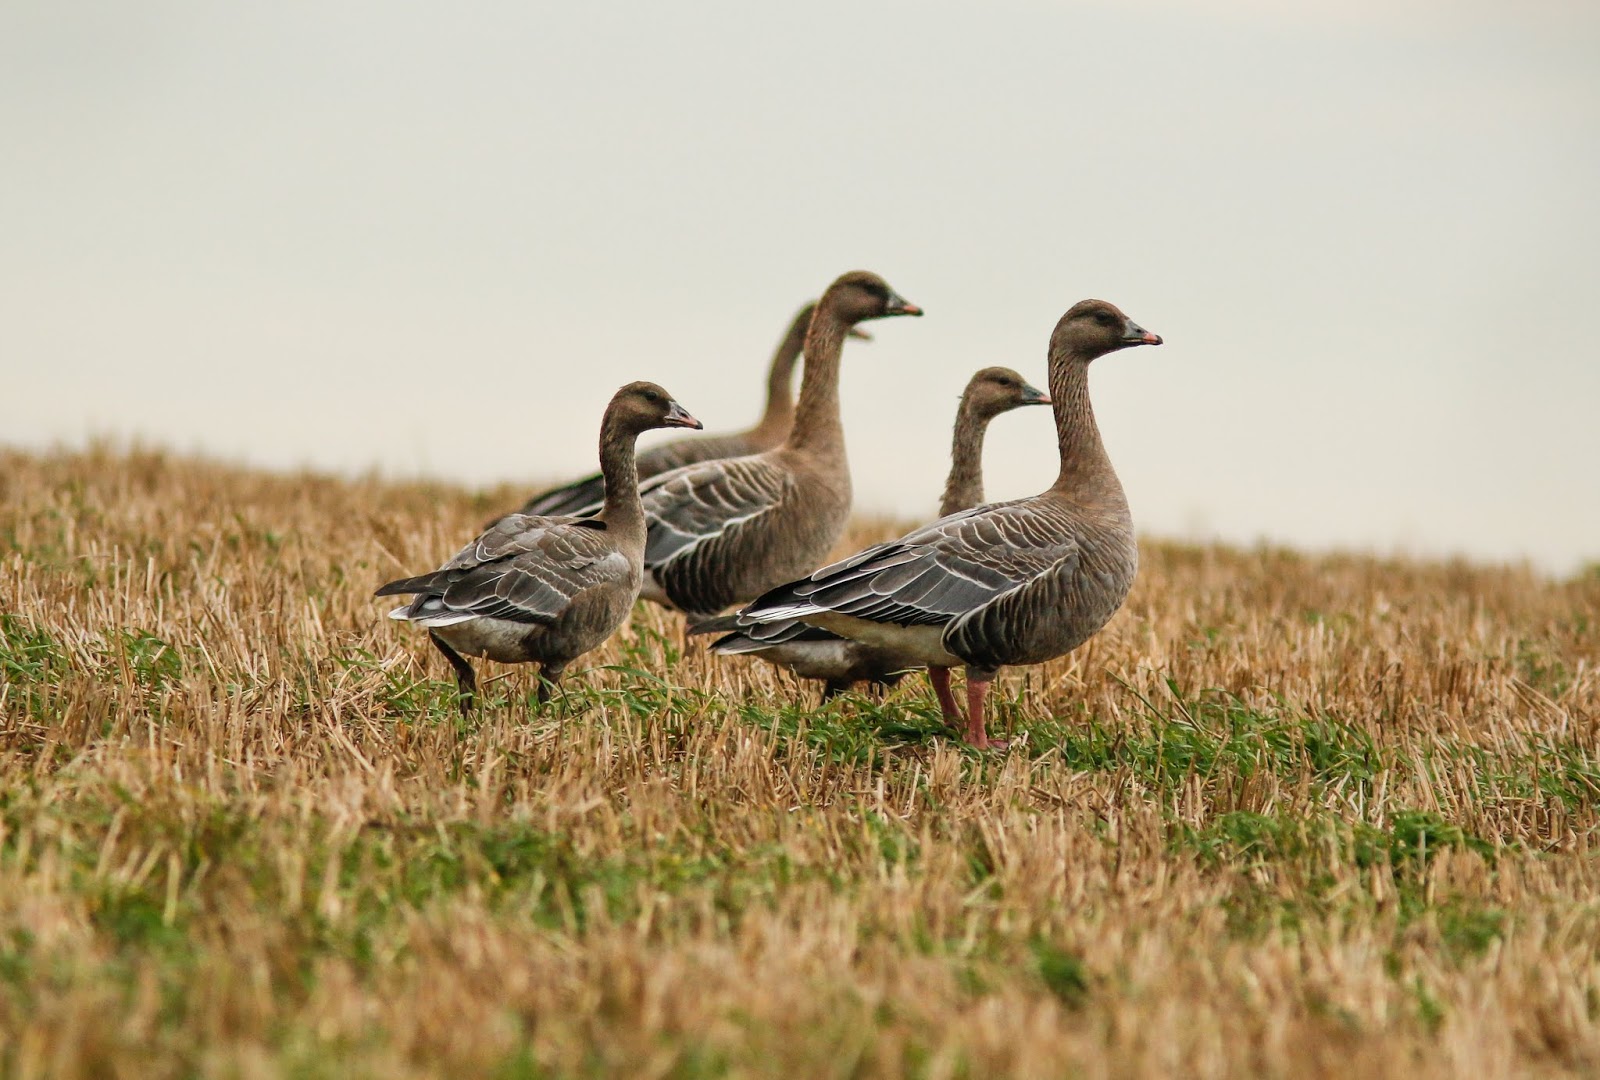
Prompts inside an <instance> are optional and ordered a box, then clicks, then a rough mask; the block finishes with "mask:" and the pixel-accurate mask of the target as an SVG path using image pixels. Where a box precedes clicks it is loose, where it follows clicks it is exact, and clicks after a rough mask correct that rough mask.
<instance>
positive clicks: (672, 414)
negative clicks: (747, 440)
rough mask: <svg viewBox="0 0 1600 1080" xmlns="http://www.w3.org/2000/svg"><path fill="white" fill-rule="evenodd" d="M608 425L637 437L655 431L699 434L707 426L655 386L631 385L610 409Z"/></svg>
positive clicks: (612, 403)
mask: <svg viewBox="0 0 1600 1080" xmlns="http://www.w3.org/2000/svg"><path fill="white" fill-rule="evenodd" d="M606 422H607V423H608V424H611V425H614V426H616V427H617V428H620V429H621V430H624V431H631V432H633V433H634V434H638V433H639V432H641V431H649V430H651V429H652V428H675V427H681V428H694V429H695V430H697V431H698V430H699V429H700V428H702V427H704V426H705V425H704V424H702V423H700V421H698V420H696V419H695V418H694V417H692V416H690V415H689V411H688V410H687V409H685V408H684V407H683V406H682V405H679V404H678V403H677V402H676V401H674V400H672V395H671V394H669V393H667V392H666V391H665V390H663V389H662V388H661V387H660V386H658V385H657V384H656V383H653V382H631V383H629V384H628V385H627V386H624V387H623V388H622V389H620V390H618V391H617V392H616V394H614V395H613V396H612V398H611V404H610V406H609V407H608V408H607V409H606Z"/></svg>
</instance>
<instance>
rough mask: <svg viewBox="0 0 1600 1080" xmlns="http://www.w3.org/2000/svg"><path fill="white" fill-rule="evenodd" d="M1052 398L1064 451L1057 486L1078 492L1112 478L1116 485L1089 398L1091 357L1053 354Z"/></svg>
mask: <svg viewBox="0 0 1600 1080" xmlns="http://www.w3.org/2000/svg"><path fill="white" fill-rule="evenodd" d="M1050 400H1051V402H1052V405H1051V409H1052V410H1053V411H1054V413H1055V418H1056V444H1057V446H1058V447H1059V448H1060V451H1061V471H1060V473H1059V474H1058V475H1057V477H1056V482H1055V490H1057V491H1063V492H1067V493H1077V492H1080V491H1082V490H1084V489H1086V488H1092V487H1096V486H1105V485H1106V482H1107V481H1108V480H1109V483H1110V485H1112V486H1116V485H1117V478H1116V474H1115V473H1114V472H1113V471H1112V469H1111V460H1110V459H1109V458H1108V457H1107V456H1106V450H1105V445H1104V444H1103V443H1102V442H1101V441H1100V428H1099V427H1098V425H1096V424H1095V419H1094V406H1093V405H1092V404H1090V401H1089V358H1086V357H1082V356H1078V355H1075V354H1073V353H1070V352H1069V353H1065V354H1061V355H1057V356H1052V357H1051V359H1050ZM1119 490H1120V487H1119Z"/></svg>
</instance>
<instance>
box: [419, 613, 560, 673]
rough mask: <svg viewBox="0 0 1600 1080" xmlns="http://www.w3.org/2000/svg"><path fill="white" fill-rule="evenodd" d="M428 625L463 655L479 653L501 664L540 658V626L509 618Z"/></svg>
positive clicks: (543, 634)
mask: <svg viewBox="0 0 1600 1080" xmlns="http://www.w3.org/2000/svg"><path fill="white" fill-rule="evenodd" d="M430 629H431V630H432V631H433V633H435V634H437V635H439V637H440V638H442V639H443V640H444V643H445V644H446V645H448V646H450V647H451V648H452V649H454V650H455V651H456V652H458V653H460V654H461V655H463V656H476V657H482V658H483V659H485V660H494V661H497V662H499V663H502V664H521V663H525V662H526V661H528V660H534V659H539V658H540V653H541V650H540V648H539V644H540V639H541V638H543V637H544V636H545V628H544V627H542V626H534V625H530V624H529V623H525V622H513V621H511V620H510V619H471V620H468V621H467V622H458V623H451V624H450V625H448V626H434V627H430Z"/></svg>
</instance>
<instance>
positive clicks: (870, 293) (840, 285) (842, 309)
mask: <svg viewBox="0 0 1600 1080" xmlns="http://www.w3.org/2000/svg"><path fill="white" fill-rule="evenodd" d="M817 306H818V307H827V308H829V309H830V310H831V311H833V312H834V313H835V314H836V315H837V316H838V317H839V318H840V319H842V320H843V321H844V322H845V323H847V324H854V323H858V322H862V321H864V320H867V319H882V318H887V317H888V316H891V315H921V314H922V309H921V308H919V307H918V306H917V305H915V304H913V303H912V302H911V301H909V300H907V299H906V298H905V297H903V296H901V295H900V294H899V293H897V292H895V291H894V290H893V289H891V288H889V283H888V282H887V281H885V280H883V278H881V277H879V276H878V275H877V274H874V273H872V272H870V271H867V270H852V271H850V272H849V273H848V274H842V275H840V276H839V277H838V278H837V279H836V280H835V281H834V283H833V284H832V285H829V286H828V291H827V292H825V293H823V294H822V299H821V300H819V301H818V302H817Z"/></svg>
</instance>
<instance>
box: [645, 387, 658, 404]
mask: <svg viewBox="0 0 1600 1080" xmlns="http://www.w3.org/2000/svg"><path fill="white" fill-rule="evenodd" d="M644 399H645V400H646V401H648V402H650V403H651V404H652V405H653V404H655V403H656V402H659V401H660V400H661V395H660V394H658V393H656V392H655V391H654V390H646V391H645V392H644Z"/></svg>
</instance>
